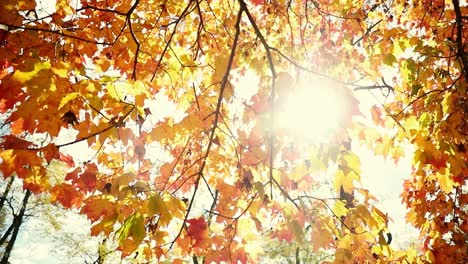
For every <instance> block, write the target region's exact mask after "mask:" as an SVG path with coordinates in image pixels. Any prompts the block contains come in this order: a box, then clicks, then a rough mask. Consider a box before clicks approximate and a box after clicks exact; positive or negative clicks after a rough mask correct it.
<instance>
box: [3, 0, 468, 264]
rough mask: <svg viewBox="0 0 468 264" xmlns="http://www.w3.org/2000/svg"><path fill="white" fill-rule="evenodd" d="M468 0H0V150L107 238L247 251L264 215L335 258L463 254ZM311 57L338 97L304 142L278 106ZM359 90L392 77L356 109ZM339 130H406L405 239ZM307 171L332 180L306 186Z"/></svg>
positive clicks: (147, 249)
mask: <svg viewBox="0 0 468 264" xmlns="http://www.w3.org/2000/svg"><path fill="white" fill-rule="evenodd" d="M467 13H468V7H467V6H466V3H460V1H458V0H452V1H442V0H432V1H417V0H414V1H401V0H385V1H373V0H366V1H364V0H361V1H327V0H311V1H309V0H304V1H281V0H277V1H263V0H252V1H248V0H237V1H201V0H186V1H158V0H156V1H145V0H134V1H115V0H107V1H98V0H91V1H84V0H81V1H67V0H57V1H56V5H55V8H52V9H43V8H42V6H41V5H40V4H38V3H36V2H35V1H34V0H24V1H19V2H18V1H13V0H4V1H2V3H1V4H0V28H1V29H0V45H1V47H0V58H2V59H1V64H0V65H1V66H0V67H1V68H0V70H1V73H0V89H1V93H0V94H1V97H0V113H1V114H2V115H6V116H7V119H6V121H5V123H4V124H2V126H8V128H9V131H10V133H9V134H8V135H5V136H3V140H2V142H1V147H2V149H1V152H0V158H1V160H2V163H1V164H0V170H1V171H2V173H3V175H4V177H12V176H14V177H18V178H21V179H23V183H24V184H23V187H24V188H25V189H26V190H27V192H28V193H29V192H31V193H35V194H39V193H44V192H45V193H49V194H50V195H51V197H52V201H53V202H57V203H61V204H62V205H63V206H64V207H66V208H78V209H79V210H80V212H81V213H82V214H84V215H86V216H87V217H88V219H89V220H90V221H91V222H92V223H93V226H92V228H91V232H92V234H93V235H98V234H105V235H108V236H109V235H115V236H116V237H118V240H119V244H120V247H119V249H120V250H121V252H122V257H127V256H130V257H135V256H136V255H138V256H144V258H147V259H151V258H154V259H159V260H164V259H167V258H169V257H171V258H172V257H174V256H180V257H182V258H184V257H185V258H186V257H191V258H192V259H193V261H196V262H198V261H200V260H203V261H204V262H205V263H210V262H221V261H227V262H236V261H240V262H255V261H256V260H257V259H258V258H259V255H261V254H262V252H261V250H259V247H258V246H257V245H258V244H257V243H258V238H259V235H258V234H261V233H264V231H265V230H269V231H271V232H270V233H271V236H272V237H273V238H276V239H279V240H285V241H288V242H290V241H293V240H297V239H303V241H304V243H310V245H311V248H312V250H313V251H321V250H331V251H332V252H334V261H335V262H337V263H344V262H348V261H349V260H350V259H353V260H354V261H355V262H358V263H361V262H362V263H364V262H371V263H372V262H376V261H380V262H389V261H400V262H405V261H406V262H409V263H413V262H417V261H419V262H440V261H444V262H450V263H463V261H464V260H465V259H466V258H467V251H468V250H467V244H466V240H467V237H466V234H468V230H467V228H468V226H467V222H466V219H467V211H466V201H467V192H466V179H467V177H468V168H467V163H468V161H467V159H468V154H467V151H466V148H467V142H466V139H467V134H468V125H467V120H468V116H467V115H468V114H467V111H468V98H467V97H468V96H467V86H468V84H467V83H468V82H467V79H468V56H467V44H466V39H467V34H468V33H467V32H468V30H466V27H467V23H468V22H467V21H468V18H467ZM248 72H253V73H254V74H255V75H256V76H257V77H258V79H259V82H258V85H257V86H256V87H254V88H252V89H251V90H250V94H249V96H245V95H244V94H243V93H241V90H242V89H243V88H245V87H240V86H239V85H238V83H239V81H240V80H242V78H244V76H246V74H247V73H248ZM307 76H313V78H315V79H319V80H320V81H321V82H322V83H329V84H332V87H333V88H332V90H333V91H331V92H333V94H334V96H335V98H336V103H337V104H340V105H342V107H343V108H344V109H346V112H345V113H346V114H344V115H343V116H341V117H340V126H339V127H338V128H336V129H335V130H334V131H333V133H331V135H330V136H329V138H328V140H327V142H326V143H323V142H320V143H312V144H308V145H307V146H304V145H303V144H301V142H297V141H296V140H295V137H294V136H291V134H290V133H289V131H288V129H284V128H281V127H279V126H278V113H279V112H280V111H282V110H283V109H284V108H285V107H287V105H285V103H284V102H285V98H287V97H288V96H289V95H290V94H293V93H294V92H295V91H296V90H298V89H299V88H298V87H297V85H295V83H296V84H297V83H301V80H307V78H309V77H307ZM315 86H317V85H315ZM315 89H318V90H319V89H325V88H323V87H321V86H320V85H318V87H315ZM363 91H381V92H383V93H386V94H388V96H387V99H386V100H385V102H383V103H381V104H378V105H376V106H375V107H373V108H372V110H371V119H372V122H370V121H369V120H367V119H366V118H365V117H366V116H367V115H366V114H367V113H363V112H361V111H359V107H358V100H357V99H356V98H355V96H356V95H355V94H356V93H358V92H363ZM165 109H166V110H165ZM167 109H170V112H169V114H165V113H164V112H165V111H166V113H167ZM307 122H312V123H313V122H314V121H309V120H307V113H304V123H307ZM313 125H315V126H316V127H317V128H319V127H320V126H321V124H320V123H315V124H314V123H313ZM38 137H40V138H42V141H41V142H38V140H37V138H38ZM83 144H86V148H87V150H92V151H93V153H92V154H90V155H88V156H87V157H86V158H85V162H82V161H79V162H78V160H79V158H78V157H79V156H80V155H81V156H83V154H82V153H80V152H83V151H82V149H83V148H82V147H81V148H78V147H77V146H82V145H83ZM352 144H367V145H368V146H369V148H371V149H373V150H374V151H375V152H376V153H378V154H382V155H384V156H386V157H387V158H389V159H390V158H391V159H394V160H395V161H396V162H397V161H398V159H399V158H400V157H401V156H402V155H403V153H404V149H405V148H404V145H405V144H411V145H412V146H414V149H415V153H414V157H413V164H414V166H413V173H412V175H411V176H410V179H409V180H408V181H407V182H406V183H405V185H404V192H403V193H402V198H403V201H404V203H405V204H406V206H407V207H408V208H409V209H410V211H409V213H408V216H407V220H408V222H410V223H412V224H414V225H415V226H416V227H417V228H418V229H419V230H420V239H421V248H420V249H408V250H405V251H399V250H394V249H392V248H391V247H390V245H389V243H390V239H389V235H388V234H387V233H388V228H387V222H388V217H387V215H386V214H385V212H382V211H380V210H379V209H378V208H376V207H375V206H374V197H373V195H372V194H371V193H372V190H366V189H364V188H362V187H360V185H359V184H358V182H359V180H360V173H361V172H360V160H359V157H358V156H357V155H356V154H355V153H354V152H353V148H352ZM304 156H305V159H303V158H302V157H304ZM299 157H300V158H299ZM51 164H52V165H51ZM48 166H55V167H60V168H62V170H64V171H66V172H65V173H63V174H62V175H57V174H54V175H52V174H50V173H47V170H48V169H47V168H48ZM323 173H328V175H333V176H334V179H330V181H331V182H333V192H334V194H333V195H322V196H317V195H315V194H313V193H311V191H310V190H312V189H314V188H317V187H318V186H317V185H319V184H320V183H319V182H318V181H317V180H316V176H317V175H319V174H323ZM463 186H465V188H463ZM306 228H308V231H307V232H305V230H306ZM447 236H449V241H447V239H444V238H447ZM443 237H444V238H443ZM417 252H421V253H419V254H418V253H417ZM174 261H175V259H174Z"/></svg>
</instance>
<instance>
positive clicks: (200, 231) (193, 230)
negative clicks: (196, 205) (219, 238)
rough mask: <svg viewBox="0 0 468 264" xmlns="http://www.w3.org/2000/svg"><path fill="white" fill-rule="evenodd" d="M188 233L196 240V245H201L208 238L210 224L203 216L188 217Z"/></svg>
mask: <svg viewBox="0 0 468 264" xmlns="http://www.w3.org/2000/svg"><path fill="white" fill-rule="evenodd" d="M186 222H187V223H188V227H187V233H188V235H189V236H190V237H192V238H193V239H194V240H195V243H194V245H193V246H194V247H200V246H202V244H203V243H204V242H206V240H207V239H208V225H207V223H206V221H205V219H204V218H203V217H199V218H192V219H187V221H186Z"/></svg>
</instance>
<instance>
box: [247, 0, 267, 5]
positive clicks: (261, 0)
mask: <svg viewBox="0 0 468 264" xmlns="http://www.w3.org/2000/svg"><path fill="white" fill-rule="evenodd" d="M250 2H252V4H254V5H262V4H263V3H264V2H265V0H251V1H250Z"/></svg>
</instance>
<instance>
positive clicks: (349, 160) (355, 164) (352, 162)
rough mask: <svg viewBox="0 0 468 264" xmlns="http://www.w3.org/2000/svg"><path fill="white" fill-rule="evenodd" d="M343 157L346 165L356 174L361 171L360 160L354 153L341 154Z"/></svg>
mask: <svg viewBox="0 0 468 264" xmlns="http://www.w3.org/2000/svg"><path fill="white" fill-rule="evenodd" d="M343 159H344V160H345V161H346V164H347V165H348V167H349V168H350V169H352V170H353V171H354V172H355V173H356V174H360V173H361V161H360V159H359V157H358V156H357V155H356V154H354V153H348V154H346V155H344V156H343Z"/></svg>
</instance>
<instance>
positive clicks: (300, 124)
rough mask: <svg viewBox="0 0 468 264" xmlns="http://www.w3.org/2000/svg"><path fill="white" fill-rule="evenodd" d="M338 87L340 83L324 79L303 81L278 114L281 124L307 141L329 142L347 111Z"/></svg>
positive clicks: (279, 124)
mask: <svg viewBox="0 0 468 264" xmlns="http://www.w3.org/2000/svg"><path fill="white" fill-rule="evenodd" d="M336 89H337V85H336V84H334V83H333V82H330V81H327V80H323V79H307V80H303V81H299V82H298V83H297V84H296V85H295V89H294V90H293V92H292V93H290V94H289V95H288V98H286V101H285V104H284V107H283V109H282V110H280V111H279V113H278V126H279V127H280V128H284V129H287V130H290V131H291V133H293V135H295V136H299V137H301V138H303V139H304V140H308V141H313V142H323V141H327V140H328V139H329V138H330V135H331V134H333V132H334V131H335V130H336V129H337V128H338V127H339V125H340V119H341V117H342V114H343V111H344V109H343V107H342V105H343V104H342V103H341V98H340V96H339V95H338V94H337V93H336Z"/></svg>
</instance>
